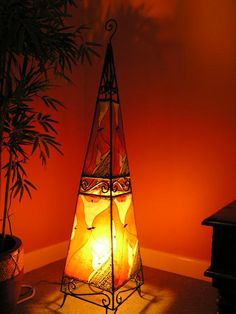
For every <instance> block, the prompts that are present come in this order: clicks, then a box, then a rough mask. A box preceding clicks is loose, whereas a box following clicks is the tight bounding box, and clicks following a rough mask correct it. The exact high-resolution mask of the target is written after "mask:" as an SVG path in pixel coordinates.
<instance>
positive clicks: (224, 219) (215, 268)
mask: <svg viewBox="0 0 236 314" xmlns="http://www.w3.org/2000/svg"><path fill="white" fill-rule="evenodd" d="M202 224H203V225H205V226H211V227H213V236H212V252H211V265H210V267H209V268H208V269H207V270H206V271H205V273H204V275H205V276H207V277H211V278H212V286H213V287H215V288H217V289H218V293H219V295H218V298H217V306H218V313H220V314H221V313H222V314H231V313H232V314H235V313H236V201H233V202H232V203H230V204H229V205H227V206H225V207H224V208H222V209H220V210H219V211H217V212H216V213H215V214H213V215H212V216H210V217H208V218H206V219H204V220H203V222H202Z"/></svg>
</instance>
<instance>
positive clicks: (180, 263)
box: [140, 248, 210, 281]
mask: <svg viewBox="0 0 236 314" xmlns="http://www.w3.org/2000/svg"><path fill="white" fill-rule="evenodd" d="M140 250H141V257H142V262H143V265H145V266H148V267H152V268H156V269H160V270H164V271H168V272H171V273H175V274H178V275H182V276H187V277H191V278H195V279H201V280H205V281H210V279H209V278H207V277H204V275H203V273H204V271H205V270H206V269H207V268H208V267H209V261H205V260H200V259H193V258H188V257H184V256H179V255H175V254H170V253H165V252H161V251H156V250H151V249H146V248H141V249H140Z"/></svg>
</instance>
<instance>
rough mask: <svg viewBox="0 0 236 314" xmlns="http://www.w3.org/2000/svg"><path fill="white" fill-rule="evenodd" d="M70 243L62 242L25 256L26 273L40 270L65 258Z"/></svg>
mask: <svg viewBox="0 0 236 314" xmlns="http://www.w3.org/2000/svg"><path fill="white" fill-rule="evenodd" d="M68 245H69V241H64V242H60V243H57V244H54V245H50V246H48V247H45V248H42V249H39V250H35V251H32V252H29V253H26V254H25V267H24V272H25V273H27V272H29V271H31V270H34V269H37V268H40V267H42V266H45V265H47V264H50V263H53V262H56V261H58V260H60V259H62V258H65V256H66V254H67V250H68Z"/></svg>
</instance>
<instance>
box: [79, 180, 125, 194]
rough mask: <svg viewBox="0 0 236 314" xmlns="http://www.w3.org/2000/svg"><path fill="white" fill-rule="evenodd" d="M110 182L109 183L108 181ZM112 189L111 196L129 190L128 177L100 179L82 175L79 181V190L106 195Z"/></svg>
mask: <svg viewBox="0 0 236 314" xmlns="http://www.w3.org/2000/svg"><path fill="white" fill-rule="evenodd" d="M110 182H111V183H110ZM110 189H111V190H112V194H113V196H116V195H120V194H124V193H129V192H131V181H130V177H120V178H114V179H112V181H110V179H104V178H102V179H100V178H93V177H82V179H81V183H80V192H81V193H87V194H95V195H104V196H105V195H106V194H107V195H108V192H109V191H110Z"/></svg>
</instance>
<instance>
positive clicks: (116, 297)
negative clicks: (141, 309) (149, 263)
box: [60, 276, 143, 314]
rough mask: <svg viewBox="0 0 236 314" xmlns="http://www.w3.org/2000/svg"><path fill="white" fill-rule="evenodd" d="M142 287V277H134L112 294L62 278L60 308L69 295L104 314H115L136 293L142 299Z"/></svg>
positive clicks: (77, 281) (71, 279)
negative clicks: (100, 309)
mask: <svg viewBox="0 0 236 314" xmlns="http://www.w3.org/2000/svg"><path fill="white" fill-rule="evenodd" d="M142 285H143V277H142V276H141V277H137V276H136V278H135V279H131V280H129V281H128V282H127V283H126V284H124V285H123V286H122V287H120V288H119V289H117V290H115V291H114V292H109V291H105V290H102V289H100V288H97V287H95V286H93V285H92V284H89V283H84V282H81V281H79V280H76V279H74V278H69V277H64V278H63V282H62V285H61V292H63V293H64V298H63V301H62V304H61V306H60V308H62V307H63V305H64V304H65V301H66V298H67V296H68V295H70V296H73V297H75V298H77V299H80V300H83V301H86V302H89V303H92V304H94V305H97V306H100V307H103V308H105V313H106V314H108V312H109V311H112V312H113V314H115V313H117V310H118V308H119V306H120V305H121V304H123V303H124V302H125V301H126V300H127V299H128V298H129V297H131V295H132V294H134V293H135V292H136V291H137V292H138V294H139V296H140V297H142V294H141V286H142Z"/></svg>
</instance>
